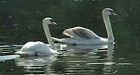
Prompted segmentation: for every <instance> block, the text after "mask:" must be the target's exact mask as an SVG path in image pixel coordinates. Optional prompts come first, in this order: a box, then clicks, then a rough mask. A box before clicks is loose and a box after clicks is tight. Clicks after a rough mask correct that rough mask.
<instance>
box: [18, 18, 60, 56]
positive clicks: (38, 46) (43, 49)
mask: <svg viewBox="0 0 140 75" xmlns="http://www.w3.org/2000/svg"><path fill="white" fill-rule="evenodd" d="M50 24H52V25H55V24H56V23H55V22H54V21H53V19H52V18H45V19H43V28H44V32H45V35H46V37H47V39H48V43H49V45H50V46H48V45H46V44H45V43H43V42H40V41H36V42H27V43H26V44H25V45H24V46H23V47H22V48H21V49H20V51H17V52H16V54H20V55H47V56H50V55H52V54H56V53H58V52H57V51H56V50H55V46H54V42H53V41H52V39H51V34H50V31H49V27H48V25H50Z"/></svg>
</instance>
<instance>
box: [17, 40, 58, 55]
mask: <svg viewBox="0 0 140 75" xmlns="http://www.w3.org/2000/svg"><path fill="white" fill-rule="evenodd" d="M16 53H17V54H22V55H31V56H32V55H47V56H50V55H52V54H56V53H57V51H56V50H53V49H51V48H50V47H49V46H48V45H47V44H45V43H43V42H40V41H36V42H27V43H26V44H25V45H24V46H23V47H22V48H21V49H20V51H17V52H16Z"/></svg>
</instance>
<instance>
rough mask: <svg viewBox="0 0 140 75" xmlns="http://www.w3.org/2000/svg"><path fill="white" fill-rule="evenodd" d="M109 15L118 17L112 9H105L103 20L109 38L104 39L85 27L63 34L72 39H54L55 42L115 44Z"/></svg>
mask: <svg viewBox="0 0 140 75" xmlns="http://www.w3.org/2000/svg"><path fill="white" fill-rule="evenodd" d="M109 15H116V14H115V13H114V11H113V10H112V9H111V8H105V9H103V11H102V16H103V20H104V23H105V27H106V30H107V35H108V38H103V37H100V36H98V35H97V34H95V33H94V32H93V31H91V30H89V29H87V28H84V27H73V28H69V29H66V30H64V32H63V34H64V35H66V36H69V37H70V38H62V39H58V38H53V40H55V41H58V42H60V43H64V44H67V45H94V44H108V43H113V42H114V36H113V32H112V27H111V23H110V19H109Z"/></svg>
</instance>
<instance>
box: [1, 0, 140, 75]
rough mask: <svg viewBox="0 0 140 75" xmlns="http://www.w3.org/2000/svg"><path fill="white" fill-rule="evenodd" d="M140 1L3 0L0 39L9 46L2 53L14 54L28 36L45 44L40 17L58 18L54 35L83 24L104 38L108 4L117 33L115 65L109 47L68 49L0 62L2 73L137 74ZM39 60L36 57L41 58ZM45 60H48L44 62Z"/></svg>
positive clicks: (113, 54) (115, 32)
mask: <svg viewBox="0 0 140 75" xmlns="http://www.w3.org/2000/svg"><path fill="white" fill-rule="evenodd" d="M139 5H140V1H138V0H21V1H19V0H1V1H0V44H1V46H3V45H10V47H9V46H7V47H6V49H4V50H3V47H2V49H1V48H0V55H9V54H13V53H14V51H16V50H18V49H20V47H18V48H16V47H11V46H12V45H23V44H25V43H26V42H28V41H37V40H40V41H43V42H46V43H47V40H46V37H45V35H44V32H43V28H42V19H43V18H45V17H52V18H53V19H55V21H56V22H57V23H58V25H57V26H50V30H51V34H52V36H55V37H58V38H62V37H65V36H63V34H62V32H63V30H64V29H67V28H70V27H75V26H82V27H86V28H88V29H90V30H92V31H94V32H95V33H97V34H98V35H99V36H102V37H107V35H106V30H105V27H104V23H103V20H102V15H101V11H102V9H104V8H106V7H110V8H112V9H113V10H114V11H115V13H117V14H118V15H117V16H110V19H111V23H112V28H113V32H114V36H115V42H116V43H115V45H114V49H113V53H112V55H111V56H112V60H111V62H113V64H110V65H106V64H105V63H106V62H108V61H106V58H108V56H107V55H106V54H107V51H104V50H103V51H101V52H94V51H89V52H84V51H83V50H82V51H81V50H80V51H79V50H77V49H75V48H74V49H73V48H72V47H71V48H68V49H66V50H64V51H63V50H60V52H62V53H63V52H64V53H63V54H61V55H57V56H56V57H53V59H55V60H50V59H51V58H50V59H48V58H45V57H30V58H19V59H16V60H8V61H5V62H0V74H1V75H23V74H27V75H28V74H35V75H37V74H44V75H45V74H48V75H49V74H50V75H53V74H54V75H55V74H56V75H139V74H140V73H139V72H140V66H139V62H140V61H139V59H140V55H139V54H140V44H139V43H140V41H139V40H140V35H139V32H140V26H139V24H140V21H139V20H140V19H139V16H140V15H139V13H140V10H139ZM39 60H40V61H39ZM45 60H46V61H45Z"/></svg>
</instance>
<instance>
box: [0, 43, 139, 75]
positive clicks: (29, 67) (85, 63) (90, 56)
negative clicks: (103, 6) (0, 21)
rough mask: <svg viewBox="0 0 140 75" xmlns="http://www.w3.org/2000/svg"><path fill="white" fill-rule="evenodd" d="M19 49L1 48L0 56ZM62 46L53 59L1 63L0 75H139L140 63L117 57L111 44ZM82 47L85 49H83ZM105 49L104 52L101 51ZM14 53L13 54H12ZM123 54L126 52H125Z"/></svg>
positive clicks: (14, 60) (26, 59)
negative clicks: (107, 45)
mask: <svg viewBox="0 0 140 75" xmlns="http://www.w3.org/2000/svg"><path fill="white" fill-rule="evenodd" d="M20 47H21V46H18V45H16V46H11V47H8V46H7V47H6V46H5V47H4V46H1V48H0V49H1V55H3V56H6V55H11V54H13V52H14V51H17V50H18V49H19V48H20ZM105 47H106V46H104V47H103V46H101V49H99V50H98V49H96V48H99V46H88V48H87V47H86V46H83V47H80V46H79V47H63V49H62V48H61V50H60V49H59V50H58V51H59V52H60V54H59V55H56V56H50V57H47V56H36V57H35V56H32V57H17V58H16V59H15V58H14V59H11V60H5V61H0V68H1V69H0V73H1V75H30V74H31V75H46V74H47V75H132V74H135V75H137V74H139V72H140V67H139V60H138V58H135V59H134V60H131V59H129V58H127V57H126V58H125V57H117V56H118V55H119V54H121V53H119V52H118V53H116V51H117V50H118V49H116V48H114V45H109V47H108V49H106V48H105ZM83 48H84V49H83ZM103 48H105V49H103ZM12 51H13V52H12ZM124 55H126V53H124Z"/></svg>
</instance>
